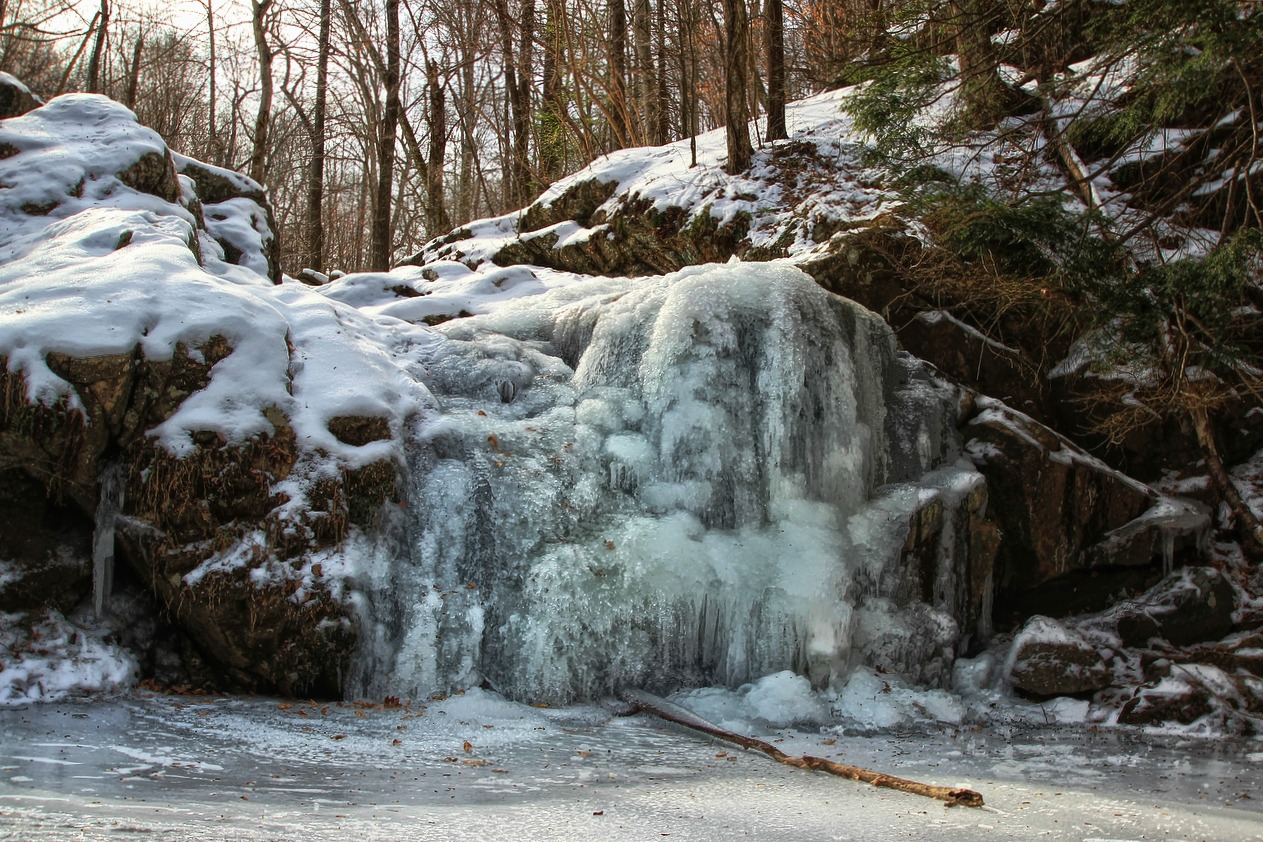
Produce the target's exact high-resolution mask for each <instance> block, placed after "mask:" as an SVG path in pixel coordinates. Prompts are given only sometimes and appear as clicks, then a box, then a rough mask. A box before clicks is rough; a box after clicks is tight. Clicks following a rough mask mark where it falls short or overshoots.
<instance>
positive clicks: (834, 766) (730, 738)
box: [619, 689, 983, 807]
mask: <svg viewBox="0 0 1263 842" xmlns="http://www.w3.org/2000/svg"><path fill="white" fill-rule="evenodd" d="M619 696H620V697H621V698H622V700H623V701H625V702H627V703H628V704H631V705H635V706H636V708H637V709H638V710H641V711H644V712H645V713H652V714H653V715H654V716H657V717H660V718H661V719H665V720H666V721H667V722H674V723H675V724H677V725H683V726H684V727H685V728H692V729H693V730H694V731H700V732H702V733H703V734H709V735H710V736H712V737H716V738H718V739H720V740H725V741H726V742H730V743H736V744H737V745H739V746H741V747H742V748H752V749H757V750H758V751H761V752H763V753H764V754H766V755H768V756H769V757H771V758H772V759H773V760H776V761H777V762H779V763H784V764H785V765H786V766H793V767H795V768H797V769H809V770H811V771H814V772H828V773H829V774H831V775H837V776H838V777H841V778H848V779H850V780H852V781H860V782H861V783H867V784H872V785H873V786H881V787H886V788H888V789H897V790H899V791H900V792H910V793H912V794H913V795H924V796H926V797H927V798H937V799H938V800H940V801H943V802H945V803H946V804H947V806H948V807H955V806H957V805H960V806H964V807H981V806H982V804H983V802H982V795H980V794H979V793H977V792H974V791H973V790H972V789H951V788H950V787H945V786H934V785H932V784H923V783H921V782H920V781H910V780H908V779H907V778H897V777H895V776H894V775H886V774H883V773H882V772H874V771H872V770H870V769H861V768H860V767H859V766H848V765H846V764H844V763H836V762H834V761H832V760H826V759H824V758H823V757H812V756H811V755H804V756H802V757H791V756H790V755H788V754H786V753H785V752H783V751H781V750H780V749H779V748H777V747H776V746H774V745H772V744H771V743H769V742H765V741H763V740H758V739H755V738H754V737H746V736H743V735H742V734H737V733H735V732H733V731H727V730H725V729H723V728H720V727H719V726H717V725H713V724H712V723H710V722H707V721H706V720H705V719H702V718H701V717H700V716H697V715H696V714H694V713H693V712H692V711H690V710H688V709H686V708H683V707H680V706H679V705H677V704H675V703H673V702H668V701H667V700H666V699H663V698H661V697H659V696H655V695H653V694H652V693H647V692H645V691H644V690H635V689H624V690H622V691H620V693H619Z"/></svg>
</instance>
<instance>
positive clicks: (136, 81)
mask: <svg viewBox="0 0 1263 842" xmlns="http://www.w3.org/2000/svg"><path fill="white" fill-rule="evenodd" d="M144 51H145V31H144V30H143V29H142V30H138V31H137V32H136V43H135V44H133V45H132V64H131V68H130V69H129V70H128V73H127V91H126V93H124V94H123V104H124V105H126V106H127V107H128V108H135V107H136V93H137V91H138V89H139V88H140V56H141V54H142V53H143V52H144Z"/></svg>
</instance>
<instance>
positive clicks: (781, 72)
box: [764, 0, 789, 140]
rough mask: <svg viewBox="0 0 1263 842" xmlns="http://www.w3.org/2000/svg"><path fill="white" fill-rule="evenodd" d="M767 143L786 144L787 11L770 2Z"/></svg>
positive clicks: (780, 4) (778, 0)
mask: <svg viewBox="0 0 1263 842" xmlns="http://www.w3.org/2000/svg"><path fill="white" fill-rule="evenodd" d="M766 14H767V26H766V28H765V30H764V31H765V32H766V33H767V139H768V140H785V139H786V138H787V137H789V132H788V131H787V130H786V127H785V7H784V4H783V2H782V0H767V8H766Z"/></svg>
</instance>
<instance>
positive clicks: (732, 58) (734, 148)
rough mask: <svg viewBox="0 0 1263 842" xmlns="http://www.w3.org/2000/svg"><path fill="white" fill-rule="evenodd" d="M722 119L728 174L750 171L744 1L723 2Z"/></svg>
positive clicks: (747, 41)
mask: <svg viewBox="0 0 1263 842" xmlns="http://www.w3.org/2000/svg"><path fill="white" fill-rule="evenodd" d="M724 34H725V38H724V42H725V43H724V46H725V47H726V48H727V49H726V51H725V53H724V69H725V74H724V105H725V107H724V118H725V120H726V121H727V127H728V129H727V135H728V164H727V166H726V167H725V169H726V170H727V171H728V172H729V173H733V174H736V173H739V172H744V171H745V170H746V169H748V168H749V167H750V159H751V157H752V156H753V155H754V146H753V144H752V143H751V142H750V110H749V105H748V100H747V99H746V95H747V92H748V91H749V87H750V85H749V80H748V79H747V77H746V71H747V69H748V68H749V65H750V16H749V10H748V9H746V0H724Z"/></svg>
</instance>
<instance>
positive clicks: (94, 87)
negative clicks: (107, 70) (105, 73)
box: [88, 0, 110, 94]
mask: <svg viewBox="0 0 1263 842" xmlns="http://www.w3.org/2000/svg"><path fill="white" fill-rule="evenodd" d="M109 29H110V4H109V0H101V10H100V11H99V12H98V13H97V18H96V39H95V41H94V43H93V45H92V53H91V54H90V55H89V56H88V92H89V93H93V94H99V93H101V91H102V84H101V62H102V60H103V59H104V58H105V39H106V37H107V36H106V33H108V32H109Z"/></svg>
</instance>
